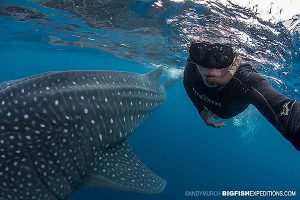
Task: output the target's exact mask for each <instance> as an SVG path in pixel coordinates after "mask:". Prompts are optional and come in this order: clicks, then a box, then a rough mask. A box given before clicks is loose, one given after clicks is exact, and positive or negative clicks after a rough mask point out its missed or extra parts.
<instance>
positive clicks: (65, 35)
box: [0, 0, 300, 200]
mask: <svg viewBox="0 0 300 200" xmlns="http://www.w3.org/2000/svg"><path fill="white" fill-rule="evenodd" d="M264 2H265V1H264ZM290 2H295V1H290ZM237 3H238V1H235V2H230V1H214V0H211V1H208V0H190V1H183V0H182V1H179V0H176V1H175V0H173V1H172V0H157V1H153V0H72V1H71V0H1V2H0V29H1V32H0V41H1V42H0V58H1V60H0V65H1V67H0V69H1V73H0V81H1V82H4V81H8V80H13V79H19V78H22V77H27V76H31V75H34V74H39V73H43V72H48V71H66V70H117V71H129V72H137V73H146V72H149V71H151V70H153V69H155V68H157V67H160V66H163V67H165V68H166V69H167V70H168V71H169V72H170V73H172V72H174V71H182V70H183V69H184V67H185V62H186V59H187V55H188V51H187V50H188V49H187V46H188V44H189V43H190V42H191V41H193V40H197V39H205V40H210V41H213V40H219V39H220V38H223V39H224V40H226V41H231V42H232V43H234V44H235V45H236V46H237V47H238V49H239V51H240V53H241V54H242V55H243V56H244V57H245V59H246V60H247V61H249V62H251V63H253V64H254V65H255V66H256V67H257V69H258V71H259V72H260V73H261V74H262V75H263V76H264V77H265V78H266V79H267V80H268V81H269V82H270V83H271V85H272V86H273V87H274V88H275V89H276V90H278V91H280V92H281V93H283V94H284V95H286V96H288V97H290V98H293V99H296V100H297V101H299V100H300V91H299V90H300V54H299V52H300V50H299V47H300V36H299V34H300V25H299V22H300V10H299V13H295V14H293V15H292V16H288V17H287V18H285V17H286V15H283V13H289V10H287V9H288V7H285V8H284V10H283V8H282V9H279V10H278V9H277V10H276V9H275V8H278V5H276V4H272V3H271V1H270V4H268V5H269V6H270V7H269V8H268V9H267V11H268V12H267V13H264V14H263V15H262V13H260V9H259V8H260V4H259V1H255V3H254V4H250V3H249V4H243V5H239V4H237ZM297 4H299V3H295V4H291V7H297ZM261 6H262V5H261ZM263 6H265V4H264V5H263ZM298 6H299V5H298ZM279 8H280V5H279ZM275 10H276V11H275ZM280 13H282V16H280ZM262 16H263V17H262ZM165 76H166V75H165ZM167 96H168V98H167V101H166V102H165V103H164V104H163V105H162V106H161V107H160V108H159V109H157V110H156V111H154V112H153V113H151V114H150V115H149V116H148V117H147V119H146V120H145V121H144V122H143V123H142V124H141V125H140V126H139V127H138V128H137V129H135V130H134V132H133V134H132V135H131V136H130V137H129V138H128V141H129V143H130V144H131V146H132V148H133V150H134V152H135V154H136V155H137V157H138V158H139V159H140V160H141V161H142V162H143V163H144V164H145V165H146V166H147V167H148V168H150V169H151V170H152V171H153V172H155V173H156V174H158V175H159V176H160V177H162V178H163V179H165V180H166V181H167V186H166V188H165V190H164V191H163V192H162V193H161V194H153V195H146V194H137V193H132V192H121V191H114V190H111V189H105V188H103V189H100V188H95V189H84V190H80V191H78V192H76V193H74V194H72V196H71V197H70V198H69V199H70V200H82V199H86V200H98V199H123V200H126V199H130V200H133V199H143V200H144V199H145V200H147V199H154V200H155V199H157V200H159V199H160V200H165V199H208V198H212V197H205V196H196V197H195V196H194V197H191V196H188V195H187V191H223V190H226V191H229V190H251V191H257V190H259V191H261V190H264V191H268V190H270V191H278V190H281V191H284V190H288V191H296V192H297V197H290V199H297V198H299V197H298V196H300V170H299V168H300V156H299V152H298V151H297V150H295V149H294V147H293V146H292V145H291V144H290V143H289V142H288V141H287V140H285V139H284V138H283V136H281V134H280V133H279V132H278V131H277V130H276V129H275V128H274V127H272V126H271V125H270V124H269V123H268V121H267V120H266V119H264V118H263V116H262V115H261V114H260V113H259V112H258V111H257V110H256V109H255V108H254V107H253V106H250V107H249V108H248V109H247V110H246V111H245V112H244V113H242V114H240V115H238V116H236V117H235V118H233V119H229V120H226V126H225V127H224V128H221V129H214V128H212V127H208V126H206V125H205V123H204V122H203V121H202V119H201V117H200V116H199V115H198V113H197V110H196V109H195V108H194V107H193V105H192V103H191V102H190V100H189V99H188V97H187V95H186V92H185V90H184V87H183V84H182V82H181V81H180V82H178V83H177V84H176V85H175V86H174V87H172V88H171V89H170V90H168V92H167ZM0 161H1V158H0ZM0 188H1V182H0ZM219 198H220V199H223V198H222V197H213V199H219ZM255 198H257V197H254V198H252V199H255ZM272 199H277V197H273V198H272ZM280 199H285V198H284V197H280ZM286 199H288V198H287V197H286Z"/></svg>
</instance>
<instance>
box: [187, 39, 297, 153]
mask: <svg viewBox="0 0 300 200" xmlns="http://www.w3.org/2000/svg"><path fill="white" fill-rule="evenodd" d="M183 83H184V87H185V90H186V92H187V94H188V96H189V98H190V99H191V101H192V102H193V104H194V106H195V107H196V108H197V110H198V112H199V114H200V115H201V117H202V119H203V120H204V122H205V123H206V124H207V125H208V126H212V127H215V128H220V127H223V126H224V125H225V124H224V121H214V120H213V118H215V119H216V120H218V119H219V118H222V119H228V118H232V117H234V116H236V115H238V114H239V113H241V112H243V111H244V110H245V109H246V108H247V107H248V105H250V104H252V105H254V106H255V107H256V108H257V109H258V110H259V112H260V113H261V114H262V115H263V116H264V117H265V118H266V119H267V120H268V121H269V122H270V123H271V124H272V125H273V126H274V127H275V128H276V129H277V130H278V131H279V132H280V133H281V134H282V135H283V136H284V137H285V138H286V139H287V140H289V141H290V142H291V143H292V144H293V145H294V147H295V148H296V149H297V150H299V151H300V104H299V103H298V102H296V101H295V100H292V99H290V98H288V97H286V96H284V95H282V94H280V93H279V92H277V91H275V90H274V89H273V88H272V87H271V86H270V84H269V83H268V82H267V81H266V79H264V78H263V77H262V76H260V75H259V74H258V73H257V71H256V70H255V67H254V66H251V64H250V63H246V62H243V61H242V59H241V56H240V55H239V54H238V53H236V52H235V51H234V50H233V47H232V45H230V44H220V43H208V42H192V43H191V45H190V47H189V58H188V60H187V65H186V68H185V71H184V80H183Z"/></svg>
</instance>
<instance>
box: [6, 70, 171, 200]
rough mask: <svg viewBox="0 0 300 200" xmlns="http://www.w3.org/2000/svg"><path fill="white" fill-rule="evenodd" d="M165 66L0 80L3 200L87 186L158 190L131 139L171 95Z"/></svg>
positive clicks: (49, 196) (53, 196) (48, 196)
mask: <svg viewBox="0 0 300 200" xmlns="http://www.w3.org/2000/svg"><path fill="white" fill-rule="evenodd" d="M162 73H163V69H162V68H159V69H156V70H154V71H153V72H150V73H148V74H136V73H130V72H117V71H65V72H50V73H45V74H41V75H36V76H33V77H29V78H24V79H20V80H15V81H9V82H5V83H2V84H1V85H0V200H7V199H13V200H19V199H25V200H28V199H43V200H58V199H68V198H69V197H70V195H71V194H73V193H74V192H76V191H78V190H80V189H82V188H86V187H106V188H111V189H115V190H123V191H132V192H139V193H160V192H162V191H163V190H164V188H165V185H166V182H165V181H164V180H163V179H161V178H160V177H158V176H157V175H155V174H154V173H153V172H152V171H151V170H149V169H148V168H147V167H146V166H145V165H144V164H143V163H142V162H141V161H140V160H139V159H138V158H137V157H136V156H135V155H134V153H133V152H132V150H131V148H130V146H129V145H128V143H127V141H126V138H127V136H128V135H129V134H130V133H131V132H132V131H133V129H134V128H136V127H137V126H139V124H140V123H141V122H142V121H143V120H144V119H145V118H146V116H147V115H148V114H149V113H150V112H152V111H153V110H155V109H156V108H158V107H159V106H160V105H161V104H162V103H163V102H164V101H165V99H166V91H165V88H164V87H163V86H161V85H160V84H159V78H160V77H161V75H162Z"/></svg>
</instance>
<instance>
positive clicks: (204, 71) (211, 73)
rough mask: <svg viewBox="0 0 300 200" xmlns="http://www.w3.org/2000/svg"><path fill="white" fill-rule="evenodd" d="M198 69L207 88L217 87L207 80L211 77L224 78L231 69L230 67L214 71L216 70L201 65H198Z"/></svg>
mask: <svg viewBox="0 0 300 200" xmlns="http://www.w3.org/2000/svg"><path fill="white" fill-rule="evenodd" d="M197 68H198V70H199V72H200V74H201V76H202V79H203V81H204V83H205V85H206V86H207V87H216V86H217V85H216V84H212V83H210V82H209V81H208V80H207V78H209V77H220V76H223V75H224V74H225V73H226V72H227V71H228V69H229V67H226V68H222V69H214V68H204V67H202V66H200V65H197Z"/></svg>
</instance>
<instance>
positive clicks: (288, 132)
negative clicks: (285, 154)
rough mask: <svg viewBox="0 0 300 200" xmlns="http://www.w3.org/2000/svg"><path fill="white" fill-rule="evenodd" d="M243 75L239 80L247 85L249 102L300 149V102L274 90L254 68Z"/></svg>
mask: <svg viewBox="0 0 300 200" xmlns="http://www.w3.org/2000/svg"><path fill="white" fill-rule="evenodd" d="M242 77H243V80H239V81H240V82H243V83H244V84H245V85H247V89H248V92H247V95H248V98H249V101H250V102H249V103H251V104H253V105H254V106H255V107H256V108H257V109H258V111H259V112H260V113H261V114H262V115H263V116H264V117H265V118H266V119H267V120H268V121H269V122H270V123H271V124H272V125H273V126H274V127H275V128H276V129H277V130H278V131H279V132H280V133H281V134H282V135H283V136H284V137H285V138H286V139H288V140H289V141H290V142H291V143H292V144H293V145H294V147H295V148H296V149H298V150H300V137H299V134H300V107H299V104H298V103H295V101H294V100H292V99H290V98H288V97H286V96H284V95H283V94H281V93H279V92H277V91H276V90H274V89H273V88H272V87H271V85H270V84H269V83H268V82H267V80H265V79H264V78H263V77H262V76H261V75H259V74H258V73H257V72H255V71H254V70H245V71H244V72H243V76H242ZM237 79H239V78H237Z"/></svg>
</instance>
